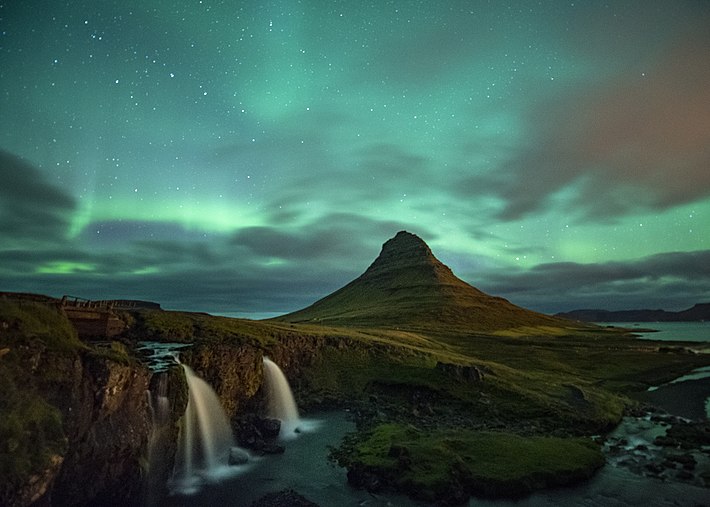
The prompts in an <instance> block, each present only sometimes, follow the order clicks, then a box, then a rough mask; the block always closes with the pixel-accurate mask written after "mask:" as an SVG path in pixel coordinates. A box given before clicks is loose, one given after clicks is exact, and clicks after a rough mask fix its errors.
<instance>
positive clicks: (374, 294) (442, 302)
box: [274, 231, 570, 332]
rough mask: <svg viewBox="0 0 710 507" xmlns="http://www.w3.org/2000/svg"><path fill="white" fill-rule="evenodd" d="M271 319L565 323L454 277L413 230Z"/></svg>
mask: <svg viewBox="0 0 710 507" xmlns="http://www.w3.org/2000/svg"><path fill="white" fill-rule="evenodd" d="M274 320H277V321H282V322H293V323H319V324H324V325H333V326H357V327H390V328H403V329H404V328H407V329H413V328H415V329H422V328H426V329H431V328H442V329H447V330H451V329H457V330H461V331H467V332H494V331H500V330H504V329H510V328H520V327H540V326H551V327H570V322H569V321H565V320H562V319H558V318H555V317H552V316H549V315H543V314H541V313H537V312H533V311H530V310H526V309H524V308H520V307H518V306H515V305H514V304H512V303H510V302H509V301H507V300H505V299H503V298H500V297H495V296H490V295H488V294H486V293H484V292H482V291H480V290H478V289H477V288H475V287H473V286H471V285H469V284H467V283H466V282H464V281H463V280H461V279H459V278H457V277H456V276H455V275H454V274H453V273H452V272H451V269H449V268H448V267H447V266H445V265H444V264H443V263H441V262H440V261H439V260H438V259H437V258H436V257H434V254H433V253H432V252H431V250H430V249H429V246H428V245H427V244H426V243H425V242H424V241H423V240H422V239H421V238H419V237H418V236H416V235H414V234H411V233H409V232H406V231H401V232H399V233H397V235H396V236H395V237H394V238H392V239H390V240H388V241H387V242H386V243H385V244H384V245H383V246H382V251H381V252H380V255H379V256H378V257H377V259H375V261H374V262H373V263H372V265H370V267H369V268H368V269H367V270H366V271H365V272H364V273H363V274H362V275H361V276H360V277H358V278H357V279H355V280H353V281H352V282H350V283H349V284H347V285H345V286H344V287H342V288H341V289H339V290H337V291H335V292H334V293H332V294H330V295H329V296H326V297H324V298H323V299H321V300H319V301H317V302H315V303H314V304H312V305H311V306H309V307H307V308H304V309H302V310H299V311H296V312H293V313H290V314H288V315H284V316H281V317H278V318H276V319H274Z"/></svg>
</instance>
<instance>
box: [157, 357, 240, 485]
mask: <svg viewBox="0 0 710 507" xmlns="http://www.w3.org/2000/svg"><path fill="white" fill-rule="evenodd" d="M181 366H182V368H183V370H184V371H185V378H186V379H187V386H188V391H189V397H188V402H187V408H186V409H185V415H184V417H183V423H182V426H181V427H180V437H179V442H178V452H177V455H176V456H175V469H174V472H173V479H172V481H171V483H172V486H173V487H172V489H173V490H177V491H179V492H181V493H185V494H189V493H193V492H195V491H197V490H198V489H199V486H200V484H201V483H202V482H203V481H204V480H205V479H207V480H215V479H218V478H220V477H222V476H224V475H226V474H228V473H229V472H228V471H227V469H228V467H229V456H230V452H231V449H232V446H234V437H233V436H232V429H231V427H230V425H229V420H228V419H227V415H226V414H225V412H224V409H223V408H222V405H221V404H220V402H219V399H218V398H217V395H216V394H215V392H214V390H213V389H212V388H211V387H210V385H209V384H208V383H207V382H205V381H204V380H202V379H201V378H200V377H198V376H197V375H195V372H193V371H192V369H191V368H190V367H189V366H187V365H185V364H182V363H181Z"/></svg>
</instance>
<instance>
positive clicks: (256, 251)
mask: <svg viewBox="0 0 710 507" xmlns="http://www.w3.org/2000/svg"><path fill="white" fill-rule="evenodd" d="M708 26H710V4H708V3H707V2H703V1H676V2H667V1H627V2H612V3H610V4H609V5H605V4H603V3H602V2H569V1H567V2H561V1H553V2H542V3H541V5H538V4H537V3H533V2H527V1H521V2H486V1H451V2H442V3H436V2H435V3H432V2H413V1H410V2H397V1H392V2H325V1H308V0H304V1H269V2H238V1H227V0H225V1H221V2H219V1H211V0H191V1H184V0H179V1H162V0H161V1H156V0H141V1H134V0H128V1H121V2H90V1H72V2H66V1H49V0H45V1H41V0H28V1H23V2H2V1H1V0H0V111H1V112H2V114H1V115H0V149H2V152H1V153H0V177H2V185H1V186H0V290H16V291H34V292H42V293H47V294H50V295H57V296H60V295H62V294H66V293H68V294H72V295H77V296H83V297H88V298H123V297H129V298H138V299H150V300H156V301H159V302H161V303H163V305H164V306H165V307H167V308H175V309H189V310H204V311H214V312H231V313H235V314H241V315H249V316H262V315H269V314H272V313H281V312H287V311H292V310H295V309H297V308H301V307H303V306H305V305H307V304H310V303H311V302H313V301H314V300H316V299H318V298H320V297H322V296H324V295H326V294H328V293H329V292H331V291H332V290H334V289H336V288H338V287H340V286H342V285H343V284H344V283H345V282H347V281H349V280H351V279H352V278H353V277H354V276H357V275H358V274H359V273H361V272H362V271H364V269H365V268H366V267H367V263H368V262H369V261H370V260H371V259H373V258H374V257H375V256H376V255H377V252H378V251H379V247H380V245H381V244H382V243H383V242H384V241H385V240H386V239H387V238H389V237H391V236H393V235H394V234H395V233H396V232H397V231H398V230H401V229H406V230H409V231H411V232H414V233H416V234H418V235H419V236H421V237H422V238H423V239H424V240H425V241H427V243H428V244H429V245H430V246H431V247H432V249H433V250H434V252H435V253H436V255H437V257H439V258H440V259H441V260H442V261H443V262H445V263H446V264H447V265H449V266H450V267H451V268H452V269H453V270H454V272H455V273H456V274H457V275H458V276H460V277H461V278H463V279H464V280H466V281H468V282H470V283H471V284H473V285H475V286H477V287H479V288H481V289H482V290H484V291H486V292H489V293H492V294H495V295H500V296H503V297H506V298H508V299H510V300H511V301H512V302H513V303H516V304H519V305H522V306H526V307H529V308H532V309H536V310H541V311H545V312H554V311H563V310H570V309H572V308H578V307H599V308H607V309H622V308H633V307H663V308H666V309H670V310H677V309H682V308H684V307H687V306H690V305H692V304H693V303H695V302H701V301H706V300H707V299H708V294H710V271H709V268H708V266H710V235H709V234H708V232H707V231H709V230H710V150H709V148H708V147H709V146H710V87H708V86H707V83H708V82H710V32H708V30H707V27H708Z"/></svg>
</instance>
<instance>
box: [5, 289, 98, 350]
mask: <svg viewBox="0 0 710 507" xmlns="http://www.w3.org/2000/svg"><path fill="white" fill-rule="evenodd" d="M0 325H1V326H2V328H1V329H0V346H3V347H7V346H12V345H16V344H19V343H25V342H27V341H28V340H31V339H39V340H40V341H41V342H42V343H43V344H44V345H45V346H47V347H48V348H50V349H52V350H61V351H68V352H71V351H77V350H80V349H83V348H85V346H84V344H83V343H82V342H81V341H79V338H78V337H77V334H76V330H75V329H74V327H73V326H72V324H71V322H69V319H67V318H66V316H65V315H63V314H62V313H61V312H59V310H58V309H57V308H56V307H54V306H52V305H47V304H43V303H36V302H31V301H9V300H6V299H0Z"/></svg>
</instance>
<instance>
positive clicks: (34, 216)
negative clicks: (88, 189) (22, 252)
mask: <svg viewBox="0 0 710 507" xmlns="http://www.w3.org/2000/svg"><path fill="white" fill-rule="evenodd" d="M0 181H1V182H2V184H1V185H0V234H2V237H3V243H4V244H3V247H4V248H11V247H12V246H13V245H16V242H17V241H20V240H22V241H28V240H29V241H32V242H35V243H36V242H43V241H47V242H49V241H53V240H58V239H61V238H62V237H63V236H64V234H65V233H66V231H67V229H68V227H69V223H70V220H71V215H72V213H73V212H74V211H75V208H76V203H75V201H74V199H73V198H72V197H70V196H69V195H67V194H65V193H64V192H62V191H61V190H60V189H58V188H57V187H55V186H53V185H51V184H50V183H48V182H47V181H46V179H45V176H44V174H42V173H41V172H40V171H39V170H38V169H37V168H35V167H34V166H33V165H31V164H30V163H29V162H26V161H24V160H22V159H20V158H19V157H17V156H15V155H13V154H11V153H8V152H6V151H2V150H0Z"/></svg>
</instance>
